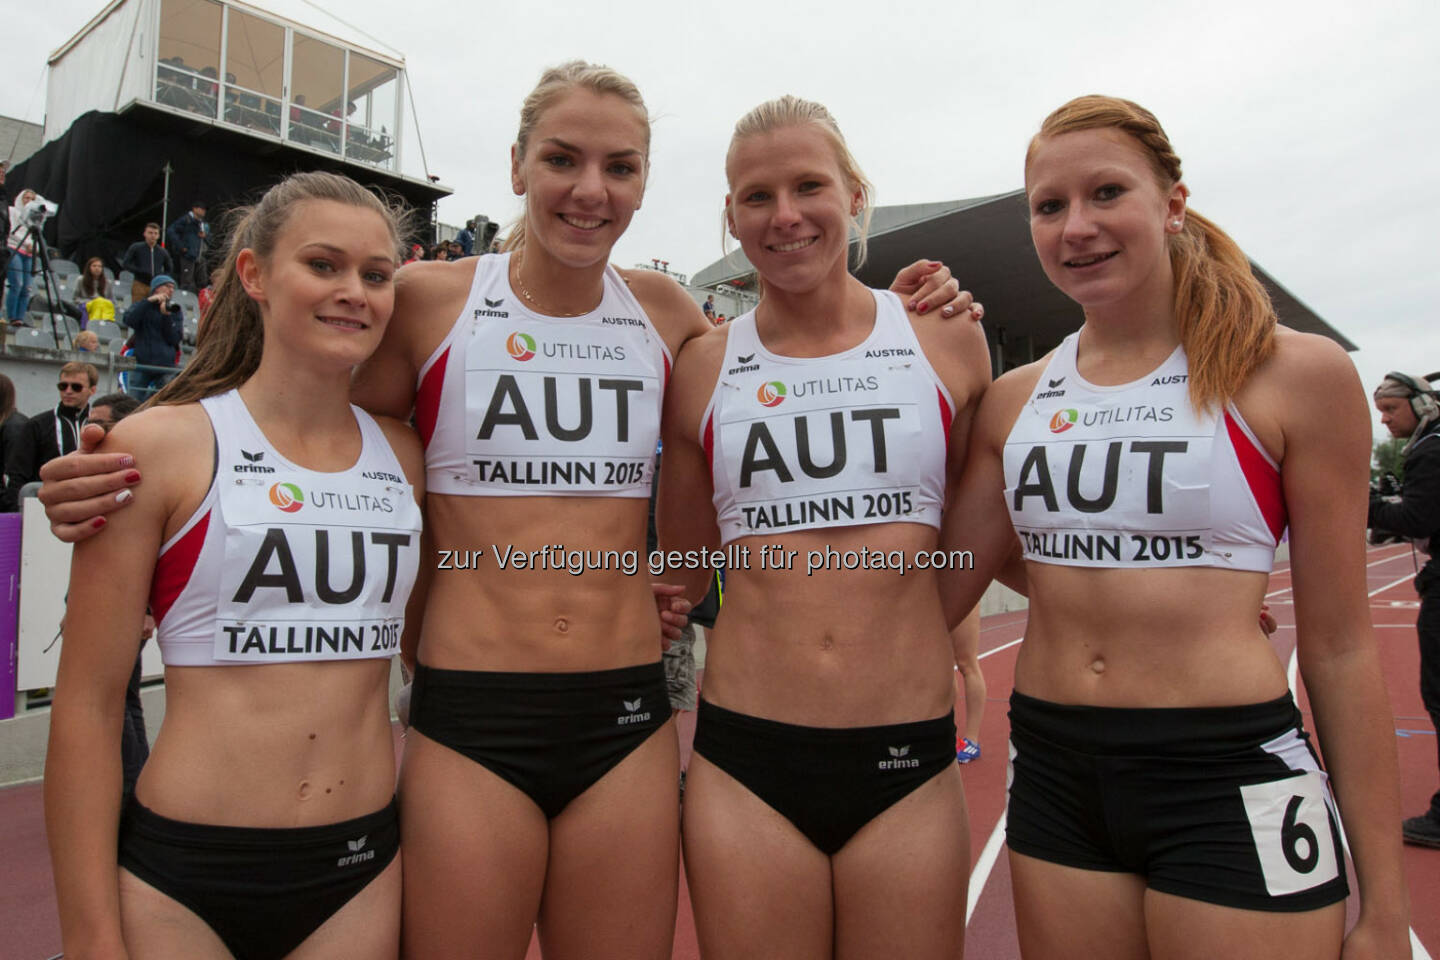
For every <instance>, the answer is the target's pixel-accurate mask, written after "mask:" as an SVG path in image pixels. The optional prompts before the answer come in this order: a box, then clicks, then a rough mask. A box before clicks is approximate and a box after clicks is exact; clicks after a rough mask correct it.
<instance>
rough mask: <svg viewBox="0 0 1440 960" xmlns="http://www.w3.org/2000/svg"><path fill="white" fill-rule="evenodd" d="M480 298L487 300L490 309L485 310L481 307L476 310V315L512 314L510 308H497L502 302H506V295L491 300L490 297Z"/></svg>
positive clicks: (497, 315) (496, 315)
mask: <svg viewBox="0 0 1440 960" xmlns="http://www.w3.org/2000/svg"><path fill="white" fill-rule="evenodd" d="M480 299H482V300H484V301H485V306H486V307H487V308H488V309H485V310H479V309H477V310H476V311H475V316H476V317H509V316H510V311H509V310H497V309H495V308H496V307H498V306H500V304H502V303H504V302H505V298H504V297H501V298H500V299H499V300H491V299H490V298H489V297H481V298H480Z"/></svg>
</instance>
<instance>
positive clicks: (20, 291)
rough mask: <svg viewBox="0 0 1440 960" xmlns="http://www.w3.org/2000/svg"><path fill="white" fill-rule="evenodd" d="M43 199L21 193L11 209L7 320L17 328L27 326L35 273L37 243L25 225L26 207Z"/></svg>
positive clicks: (7, 273) (7, 276) (6, 295)
mask: <svg viewBox="0 0 1440 960" xmlns="http://www.w3.org/2000/svg"><path fill="white" fill-rule="evenodd" d="M39 199H41V197H40V195H39V194H38V193H36V192H35V191H34V190H21V191H20V196H19V197H17V198H16V200H15V205H14V206H13V207H11V208H10V233H9V236H7V237H6V238H5V246H6V248H7V249H8V250H9V252H10V263H9V264H8V265H7V266H6V268H5V317H6V319H8V320H9V321H10V322H11V323H13V324H16V325H17V326H24V325H25V311H26V310H27V309H29V307H30V277H31V275H32V274H33V273H34V271H35V267H34V263H35V256H34V254H35V241H34V240H33V239H32V237H31V234H30V227H29V225H28V224H27V223H26V222H25V207H26V205H27V204H29V203H30V202H31V201H32V200H39Z"/></svg>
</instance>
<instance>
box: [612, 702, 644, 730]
mask: <svg viewBox="0 0 1440 960" xmlns="http://www.w3.org/2000/svg"><path fill="white" fill-rule="evenodd" d="M644 699H645V698H644V697H636V698H635V699H634V700H621V701H620V703H621V704H622V705H623V706H624V707H625V710H626V713H625V714H624V715H622V716H619V717H616V718H615V723H616V725H617V726H622V727H623V726H625V725H626V724H631V723H644V722H645V721H646V720H649V719H650V711H649V710H646V711H645V712H644V713H641V712H640V704H641V702H643V701H644Z"/></svg>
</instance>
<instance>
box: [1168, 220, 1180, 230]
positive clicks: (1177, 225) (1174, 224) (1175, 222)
mask: <svg viewBox="0 0 1440 960" xmlns="http://www.w3.org/2000/svg"><path fill="white" fill-rule="evenodd" d="M1170 226H1172V227H1174V228H1175V229H1176V230H1179V229H1180V227H1181V226H1182V223H1181V221H1179V220H1171V221H1170Z"/></svg>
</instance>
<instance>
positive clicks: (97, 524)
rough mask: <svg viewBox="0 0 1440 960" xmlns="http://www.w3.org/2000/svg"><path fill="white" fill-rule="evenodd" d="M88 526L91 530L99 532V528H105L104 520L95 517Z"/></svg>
mask: <svg viewBox="0 0 1440 960" xmlns="http://www.w3.org/2000/svg"><path fill="white" fill-rule="evenodd" d="M90 526H91V528H92V529H95V530H99V529H100V528H101V527H103V526H105V518H104V517H96V518H95V519H94V520H91V521H90Z"/></svg>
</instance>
